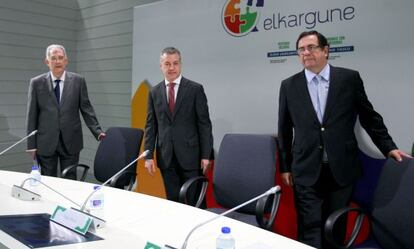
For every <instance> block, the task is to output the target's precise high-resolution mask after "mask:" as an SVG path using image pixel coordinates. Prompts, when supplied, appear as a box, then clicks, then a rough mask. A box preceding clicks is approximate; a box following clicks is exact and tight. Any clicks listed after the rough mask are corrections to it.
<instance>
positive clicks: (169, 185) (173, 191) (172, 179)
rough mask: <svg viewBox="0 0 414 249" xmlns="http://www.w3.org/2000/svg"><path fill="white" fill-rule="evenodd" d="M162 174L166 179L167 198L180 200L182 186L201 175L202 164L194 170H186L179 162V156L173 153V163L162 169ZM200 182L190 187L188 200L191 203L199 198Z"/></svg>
mask: <svg viewBox="0 0 414 249" xmlns="http://www.w3.org/2000/svg"><path fill="white" fill-rule="evenodd" d="M161 175H162V178H163V180H164V186H165V192H166V194H167V199H168V200H171V201H176V202H178V196H179V193H180V189H181V186H182V185H183V184H184V183H185V182H186V181H187V180H188V179H191V178H193V177H197V176H201V175H202V170H201V166H198V167H197V168H196V169H194V170H185V169H183V168H182V167H181V165H180V164H179V162H178V160H177V157H176V156H175V154H174V153H173V158H172V161H171V165H170V166H169V167H168V168H165V169H161ZM199 189H200V187H199V184H194V186H192V187H191V188H189V190H188V193H187V201H188V204H190V205H195V203H196V202H197V199H198V195H197V194H198V193H199Z"/></svg>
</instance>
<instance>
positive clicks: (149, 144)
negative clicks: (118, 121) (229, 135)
mask: <svg viewBox="0 0 414 249" xmlns="http://www.w3.org/2000/svg"><path fill="white" fill-rule="evenodd" d="M160 68H161V71H162V73H163V75H164V77H165V79H164V80H163V81H161V82H160V83H159V84H158V85H156V86H155V87H153V88H152V89H151V91H150V94H149V97H148V113H147V121H146V127H145V150H149V151H150V154H149V155H148V156H147V160H146V161H145V168H146V169H147V170H148V172H149V173H150V174H153V173H154V172H155V164H154V160H153V153H154V148H155V146H156V149H157V165H158V168H160V170H161V174H162V177H163V180H164V185H165V190H166V192H167V198H168V199H169V200H173V201H178V194H179V190H180V188H181V185H182V184H183V183H184V182H185V181H186V180H188V179H189V178H192V177H195V176H199V175H201V174H205V173H206V171H207V170H208V168H209V166H210V162H209V159H210V155H211V152H212V146H213V136H212V128H211V121H210V116H209V112H208V106H207V98H206V95H205V93H204V89H203V86H202V85H200V84H198V83H196V82H194V81H191V80H189V79H186V78H184V77H182V75H181V54H180V51H179V50H177V49H176V48H172V47H168V48H165V49H164V50H162V52H161V56H160ZM195 194H196V192H195V190H194V189H193V190H190V193H189V202H190V203H191V202H192V201H193V200H194V197H195Z"/></svg>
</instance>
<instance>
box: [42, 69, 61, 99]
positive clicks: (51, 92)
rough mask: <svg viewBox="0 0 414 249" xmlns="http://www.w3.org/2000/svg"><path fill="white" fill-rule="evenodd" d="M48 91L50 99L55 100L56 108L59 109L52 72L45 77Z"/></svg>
mask: <svg viewBox="0 0 414 249" xmlns="http://www.w3.org/2000/svg"><path fill="white" fill-rule="evenodd" d="M45 80H46V85H47V90H48V94H49V96H50V98H52V99H53V102H54V103H55V105H56V107H59V105H58V102H57V100H56V96H55V92H54V89H53V82H52V76H51V75H50V72H49V73H48V74H47V75H46V77H45Z"/></svg>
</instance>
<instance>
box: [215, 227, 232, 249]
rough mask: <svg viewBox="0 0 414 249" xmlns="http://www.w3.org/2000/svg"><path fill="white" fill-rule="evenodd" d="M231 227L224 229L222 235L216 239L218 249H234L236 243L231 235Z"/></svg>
mask: <svg viewBox="0 0 414 249" xmlns="http://www.w3.org/2000/svg"><path fill="white" fill-rule="evenodd" d="M230 232H231V230H230V227H222V228H221V234H220V235H219V236H218V237H217V239H216V249H234V248H235V243H236V242H235V241H234V238H233V236H232V235H231V233H230Z"/></svg>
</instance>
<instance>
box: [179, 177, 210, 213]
mask: <svg viewBox="0 0 414 249" xmlns="http://www.w3.org/2000/svg"><path fill="white" fill-rule="evenodd" d="M199 181H201V182H202V185H201V191H200V195H199V196H198V199H197V203H196V204H195V207H200V205H201V203H202V202H203V200H204V197H205V196H206V192H207V186H208V179H207V178H206V177H204V176H197V177H193V178H190V179H188V180H187V181H186V182H185V183H184V184H183V186H181V189H180V193H179V195H178V201H179V202H181V203H184V204H187V205H189V203H188V201H187V192H188V189H189V188H190V187H191V186H192V185H193V184H195V183H197V182H199Z"/></svg>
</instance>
